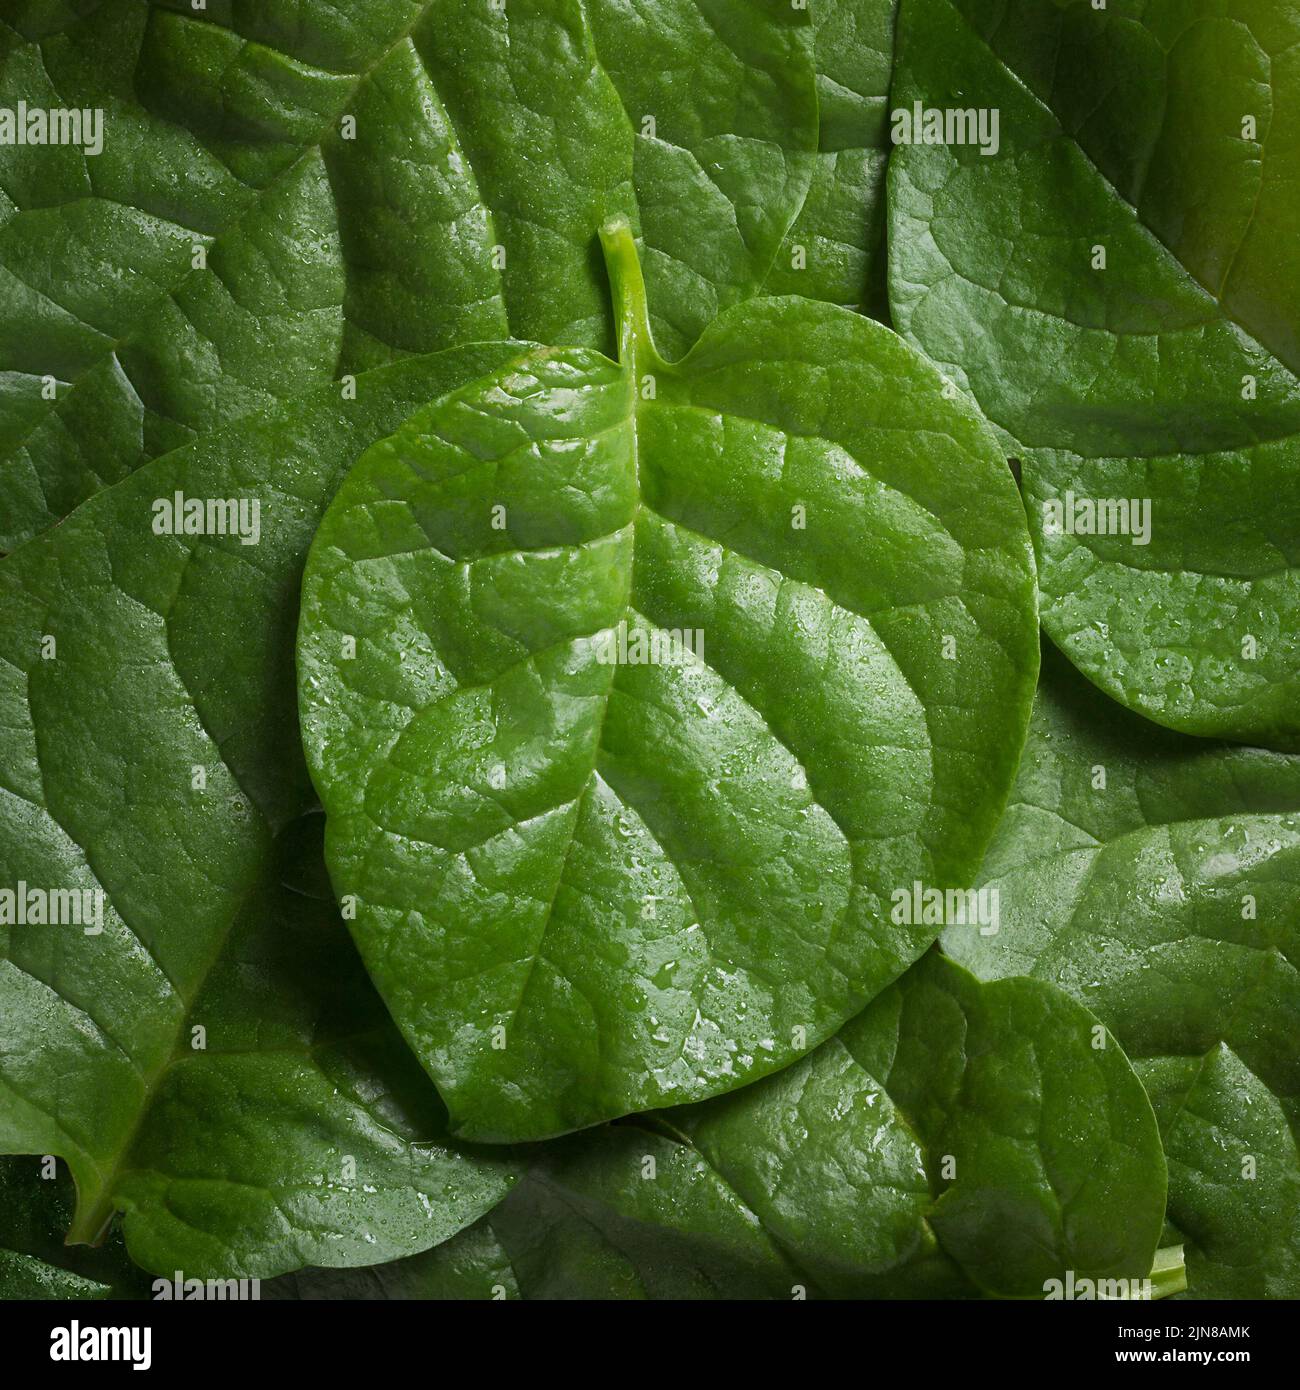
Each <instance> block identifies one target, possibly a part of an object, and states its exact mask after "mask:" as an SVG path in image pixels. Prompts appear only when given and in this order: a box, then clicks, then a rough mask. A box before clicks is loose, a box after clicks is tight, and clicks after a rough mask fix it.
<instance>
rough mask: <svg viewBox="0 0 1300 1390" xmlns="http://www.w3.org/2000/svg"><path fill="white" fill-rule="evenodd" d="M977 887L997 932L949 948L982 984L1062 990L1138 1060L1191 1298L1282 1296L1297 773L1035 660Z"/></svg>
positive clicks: (1299, 823)
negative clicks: (1031, 690)
mask: <svg viewBox="0 0 1300 1390" xmlns="http://www.w3.org/2000/svg"><path fill="white" fill-rule="evenodd" d="M984 878H985V883H986V886H988V887H993V888H996V889H997V890H998V893H999V901H1000V918H1001V922H1000V929H999V931H998V932H997V933H996V934H994V935H981V934H980V933H979V932H978V931H976V930H972V929H970V928H966V927H950V928H949V929H948V930H947V931H946V932H945V934H944V947H945V949H946V950H948V951H949V952H951V953H952V954H953V955H954V956H955V957H956V958H957V959H958V960H960V961H962V962H963V963H964V964H966V965H967V966H968V967H969V968H970V969H972V970H974V971H975V973H976V974H978V975H980V976H981V977H982V978H985V979H992V978H997V977H1001V976H1018V975H1029V976H1032V977H1034V978H1037V979H1042V980H1049V981H1051V982H1053V983H1055V984H1057V985H1059V986H1061V987H1062V988H1063V989H1065V990H1067V991H1068V992H1069V993H1071V994H1072V995H1074V996H1075V998H1077V999H1079V1000H1080V1001H1081V1002H1083V1003H1084V1004H1086V1005H1087V1006H1088V1007H1089V1008H1090V1009H1092V1010H1093V1011H1094V1012H1095V1013H1096V1014H1097V1015H1098V1016H1099V1017H1100V1018H1102V1019H1103V1020H1104V1021H1105V1022H1106V1024H1107V1025H1108V1026H1109V1027H1110V1028H1112V1029H1113V1030H1114V1032H1115V1034H1116V1036H1117V1037H1118V1038H1119V1039H1120V1041H1121V1042H1122V1043H1123V1045H1124V1047H1125V1049H1126V1050H1127V1052H1128V1053H1129V1055H1130V1056H1131V1057H1133V1058H1134V1059H1135V1060H1137V1062H1138V1065H1139V1067H1140V1068H1141V1069H1142V1073H1143V1075H1144V1076H1146V1077H1148V1079H1149V1080H1150V1082H1151V1085H1152V1088H1153V1092H1154V1093H1155V1094H1156V1095H1157V1097H1158V1098H1159V1099H1160V1109H1161V1111H1162V1117H1163V1119H1164V1123H1165V1125H1166V1141H1167V1143H1168V1145H1169V1151H1170V1173H1171V1179H1170V1184H1171V1185H1170V1216H1171V1220H1172V1221H1173V1222H1174V1223H1175V1225H1176V1226H1177V1227H1178V1228H1179V1230H1181V1231H1182V1232H1183V1233H1184V1234H1185V1235H1186V1236H1187V1238H1188V1239H1189V1241H1192V1242H1193V1245H1192V1247H1191V1249H1190V1251H1189V1277H1190V1281H1191V1288H1192V1291H1193V1293H1194V1294H1195V1293H1197V1292H1198V1290H1202V1291H1203V1292H1204V1294H1205V1296H1209V1295H1210V1292H1211V1290H1213V1291H1220V1290H1234V1289H1235V1290H1237V1291H1238V1292H1237V1293H1235V1294H1234V1295H1233V1296H1255V1295H1252V1294H1249V1293H1245V1292H1244V1291H1246V1290H1255V1291H1260V1290H1265V1289H1267V1290H1269V1291H1270V1293H1271V1294H1272V1295H1273V1296H1277V1294H1278V1292H1279V1290H1282V1289H1289V1290H1290V1292H1289V1293H1288V1294H1287V1296H1289V1297H1294V1296H1296V1294H1297V1292H1300V1288H1298V1286H1297V1285H1296V1283H1295V1266H1294V1259H1293V1257H1292V1256H1286V1257H1284V1256H1283V1255H1282V1254H1281V1253H1280V1251H1281V1249H1282V1248H1283V1247H1290V1246H1293V1242H1294V1225H1293V1223H1292V1221H1291V1218H1290V1216H1288V1214H1287V1207H1288V1203H1291V1202H1292V1198H1293V1195H1294V1190H1295V1178H1296V1172H1297V1159H1296V1148H1295V1140H1294V1137H1293V1133H1292V1131H1294V1129H1295V1126H1296V1123H1297V1117H1298V1116H1300V1058H1298V1057H1297V1050H1296V1033H1297V1027H1298V1026H1300V758H1297V757H1296V756H1294V755H1287V754H1281V753H1274V752H1269V751H1265V750H1262V749H1255V748H1243V747H1238V746H1233V745H1225V744H1215V743H1207V742H1203V741H1201V740H1198V739H1191V738H1187V737H1184V736H1181V735H1177V734H1173V733H1169V732H1166V731H1163V730H1160V729H1156V728H1153V727H1152V726H1151V725H1150V724H1148V723H1146V722H1145V721H1143V720H1142V719H1140V718H1138V717H1137V716H1135V715H1131V714H1126V713H1124V712H1122V711H1120V710H1118V709H1117V708H1116V707H1115V706H1114V705H1113V704H1112V703H1111V702H1109V701H1108V700H1106V698H1105V697H1104V696H1102V695H1100V694H1099V693H1098V692H1097V691H1095V690H1094V689H1092V688H1091V687H1090V686H1088V685H1087V684H1086V683H1084V682H1083V681H1082V680H1081V679H1080V678H1079V677H1078V676H1077V675H1076V674H1074V673H1073V672H1071V671H1070V670H1069V668H1068V667H1066V666H1065V664H1064V662H1063V661H1061V660H1060V659H1059V658H1056V659H1054V660H1052V661H1048V662H1045V663H1044V673H1043V681H1042V684H1041V685H1040V688H1039V694H1038V703H1037V707H1036V710H1035V713H1034V719H1033V723H1032V725H1031V730H1030V738H1029V743H1028V745H1027V747H1026V750H1025V756H1024V760H1023V762H1022V764H1021V769H1020V774H1019V777H1018V780H1017V785H1016V790H1015V792H1014V793H1013V795H1012V800H1011V805H1010V807H1009V809H1008V811H1007V815H1006V818H1005V819H1004V821H1003V823H1002V825H1001V826H1000V827H999V830H998V833H997V835H996V837H995V839H994V842H993V845H992V847H991V848H990V850H989V855H988V859H987V861H986V864H985V870H984ZM1144 1064H1146V1065H1144ZM1283 1115H1285V1116H1286V1117H1287V1118H1288V1119H1289V1121H1290V1125H1291V1131H1287V1129H1286V1126H1285V1125H1284V1124H1283V1123H1282V1116H1283ZM1250 1155H1254V1158H1255V1165H1254V1167H1255V1170H1256V1173H1255V1174H1254V1175H1252V1173H1251V1171H1250V1169H1251V1165H1249V1164H1245V1165H1243V1159H1244V1158H1246V1157H1247V1156H1250ZM1251 1233H1254V1234H1251ZM1202 1252H1203V1253H1202ZM1202 1258H1204V1259H1206V1260H1207V1261H1209V1262H1210V1264H1212V1265H1214V1266H1215V1268H1214V1269H1213V1270H1212V1271H1211V1270H1208V1269H1207V1270H1205V1272H1204V1274H1202V1273H1201V1272H1200V1260H1201V1259H1202ZM1202 1280H1203V1281H1204V1282H1202Z"/></svg>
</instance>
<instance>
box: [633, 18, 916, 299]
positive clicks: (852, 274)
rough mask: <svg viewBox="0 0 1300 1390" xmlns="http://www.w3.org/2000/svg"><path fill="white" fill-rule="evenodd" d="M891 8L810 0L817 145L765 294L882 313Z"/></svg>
mask: <svg viewBox="0 0 1300 1390" xmlns="http://www.w3.org/2000/svg"><path fill="white" fill-rule="evenodd" d="M897 8H898V6H897V0H812V3H811V5H810V9H809V12H810V13H811V15H812V20H813V48H814V56H815V62H816V67H817V99H818V117H819V123H818V153H817V158H816V162H815V164H814V166H813V174H812V179H811V182H810V183H809V186H808V193H807V196H806V197H805V199H804V203H803V206H802V208H800V210H799V216H798V218H797V219H796V220H795V223H794V225H793V226H792V227H791V228H790V231H789V233H788V234H787V236H786V240H785V244H784V245H783V246H782V248H781V251H780V252H779V253H778V255H777V258H776V261H775V263H774V265H773V266H772V271H771V274H769V275H768V277H767V280H766V282H765V283H764V286H763V289H764V292H765V293H767V294H801V295H803V296H804V297H805V298H808V299H823V300H825V301H826V302H827V303H830V304H842V305H844V307H845V308H849V309H862V310H863V311H864V312H865V313H869V314H870V315H871V316H872V317H873V318H878V319H886V318H887V316H888V307H887V305H888V296H887V292H886V283H885V282H886V276H885V267H886V257H885V168H886V164H887V160H888V151H889V123H888V120H887V109H888V97H889V83H890V77H891V75H892V73H893V66H894V25H895V20H896V14H897ZM654 288H655V287H654V286H653V284H652V285H651V289H652V291H653V290H654Z"/></svg>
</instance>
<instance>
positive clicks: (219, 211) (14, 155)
mask: <svg viewBox="0 0 1300 1390" xmlns="http://www.w3.org/2000/svg"><path fill="white" fill-rule="evenodd" d="M883 7H884V6H883V3H882V5H881V6H878V8H883ZM649 10H650V15H649V18H648V19H647V17H646V15H645V14H643V13H642V10H641V9H640V8H637V7H631V6H628V5H626V4H624V3H621V0H511V3H510V4H509V5H508V6H507V5H504V4H503V5H500V6H495V5H490V4H488V3H486V0H357V3H352V4H348V5H346V6H342V7H340V6H338V5H336V4H332V3H329V0H304V3H296V4H287V3H282V2H281V0H276V3H269V4H265V5H232V4H230V3H229V2H228V0H213V3H211V4H209V5H207V6H206V8H205V9H204V10H203V12H202V13H196V12H195V11H194V10H193V8H192V6H191V4H190V3H189V0H162V2H160V3H157V4H148V3H145V0H104V3H101V4H96V5H93V6H85V5H73V4H43V5H31V6H20V7H18V9H17V11H16V12H15V13H13V14H12V15H11V16H10V17H9V18H8V20H7V21H6V22H5V23H4V24H3V25H0V104H3V105H5V106H7V107H9V108H12V109H17V108H18V104H19V103H20V102H26V103H28V105H30V106H32V107H41V108H48V107H54V108H73V107H75V108H77V109H83V108H84V109H87V110H100V111H102V112H103V128H102V150H101V151H100V152H99V153H96V154H91V153H88V152H87V151H86V150H85V149H83V148H82V147H81V146H79V145H64V146H35V145H30V146H29V145H17V144H5V145H3V146H0V190H3V191H0V303H3V305H4V309H5V313H4V329H3V331H2V332H0V437H2V438H3V453H2V455H0V515H3V517H4V524H3V529H2V530H0V547H4V548H8V547H10V546H12V545H14V544H16V543H17V542H18V541H20V540H22V539H23V538H25V537H26V536H29V535H31V534H32V533H33V532H35V531H36V530H38V529H40V528H41V527H43V526H46V525H48V524H49V523H50V522H51V521H53V520H56V519H58V518H59V517H60V516H62V515H64V514H65V513H66V512H68V511H69V510H70V509H71V508H72V507H74V506H75V505H76V504H77V503H78V502H80V501H81V500H82V499H83V498H85V497H87V496H89V495H91V494H92V493H94V492H95V491H97V490H99V489H100V488H101V487H103V486H105V485H106V484H109V483H112V482H114V481H117V480H118V479H120V478H122V477H124V476H125V475H126V474H127V473H128V472H130V471H131V470H132V469H134V468H135V467H137V466H138V465H139V464H140V463H142V462H143V461H144V460H146V459H148V458H151V457H154V456H156V455H158V454H161V453H163V452H166V451H167V450H169V449H172V448H175V447H177V446H179V445H181V444H184V443H186V442H188V441H189V440H191V439H193V438H194V437H195V436H196V435H199V434H202V433H204V432H206V431H208V430H210V429H212V428H214V427H216V426H219V425H220V424H222V423H223V422H225V421H227V420H229V419H231V418H233V417H235V416H238V415H241V414H244V413H246V412H248V411H250V410H254V409H257V408H259V407H263V406H265V405H267V404H269V403H271V402H273V401H276V400H284V399H287V398H291V397H292V396H294V395H295V394H297V393H298V392H300V391H302V390H303V389H305V388H306V387H308V386H310V385H311V384H313V383H316V382H322V381H326V380H328V379H330V378H332V377H334V376H336V375H337V374H339V373H354V372H357V371H360V370H363V369H366V368H369V367H373V366H376V365H380V364H382V363H385V362H389V361H392V360H394V359H395V358H400V357H403V356H407V355H410V354H412V353H426V352H431V351H435V350H438V349H441V348H446V347H450V346H453V345H456V344H460V343H465V342H471V341H479V340H488V339H498V338H503V337H507V336H509V335H510V334H511V333H514V334H516V335H518V336H521V337H528V338H534V339H536V340H539V341H542V342H564V343H580V344H584V345H586V346H590V347H595V348H600V349H605V350H609V349H610V348H611V347H612V324H611V320H610V316H609V311H608V306H607V301H606V295H605V290H604V284H603V271H602V269H601V266H600V263H599V256H598V252H597V250H596V247H595V241H594V238H595V233H596V229H597V228H598V226H599V225H600V223H601V221H602V220H603V219H604V218H605V217H607V216H609V215H611V214H613V213H616V212H621V213H624V214H626V215H627V216H629V217H631V218H633V219H634V220H635V221H636V223H637V225H638V229H639V234H640V236H641V238H642V245H643V247H644V252H645V257H646V265H647V275H648V277H649V278H650V281H651V283H652V284H653V285H654V286H655V289H656V302H657V307H658V313H659V314H660V316H661V317H660V319H659V320H658V321H657V324H656V327H657V329H658V331H659V333H660V336H661V340H662V341H663V342H664V343H666V344H667V345H669V346H670V347H672V348H673V349H674V350H684V349H685V347H687V346H689V345H690V343H691V342H693V341H694V339H695V337H696V336H698V334H699V332H700V330H701V329H702V328H703V327H704V325H705V324H706V323H708V321H709V320H710V319H711V318H712V317H713V316H714V314H715V313H716V312H717V311H718V309H720V308H722V307H725V306H726V305H728V304H731V303H735V302H737V301H739V300H742V299H744V298H746V297H748V296H749V295H751V294H753V293H754V292H755V290H756V289H757V288H758V287H759V286H760V285H761V284H762V282H763V280H764V279H765V278H766V276H767V275H768V273H769V271H770V269H771V267H772V264H773V261H774V258H775V256H776V253H777V250H778V248H779V247H780V246H781V243H782V240H783V239H784V237H785V236H786V234H787V232H788V231H789V229H790V226H791V223H792V222H793V221H794V219H795V217H796V216H797V215H798V213H799V211H800V209H801V207H802V206H803V203H804V200H805V197H806V195H807V192H808V188H809V184H810V180H811V179H812V176H813V172H814V165H815V161H816V160H817V158H818V155H817V149H818V106H817V100H818V98H817V88H816V80H817V74H816V71H815V69H814V63H813V48H812V44H813V34H812V26H811V22H810V17H809V14H808V12H807V10H806V9H797V8H795V7H792V6H791V5H790V4H789V3H788V0H654V3H653V5H652V6H650V7H649ZM878 66H879V65H878V64H877V71H876V74H875V76H874V77H873V81H874V84H875V86H876V87H879V80H878V78H879V72H878ZM819 186H820V187H821V190H822V191H821V195H820V196H821V198H822V200H823V201H824V202H828V203H834V204H835V205H836V206H837V207H839V208H840V210H841V214H842V216H841V221H843V220H844V218H845V216H848V215H851V214H849V213H848V212H847V211H846V210H847V209H848V207H849V204H848V203H847V202H845V200H844V199H842V198H840V197H839V195H838V193H837V192H836V190H835V185H834V181H831V182H830V183H828V182H827V181H826V179H824V178H823V179H822V180H821V182H820V185H819ZM864 196H865V193H864ZM809 292H811V287H810V289H809ZM836 293H837V294H839V293H842V290H840V289H837V290H836Z"/></svg>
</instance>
